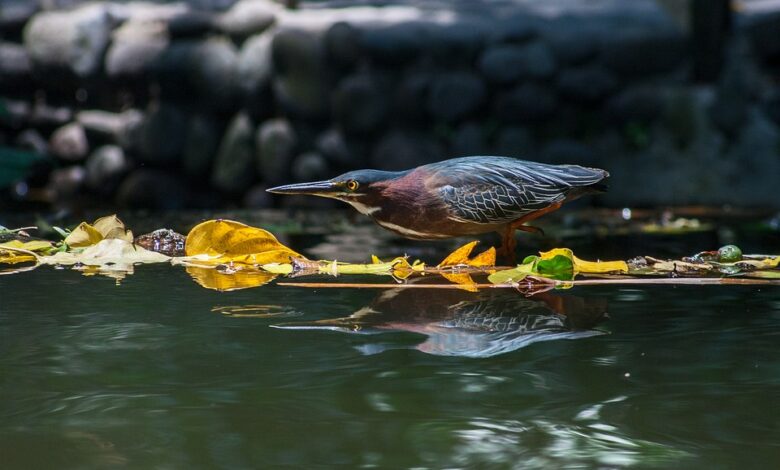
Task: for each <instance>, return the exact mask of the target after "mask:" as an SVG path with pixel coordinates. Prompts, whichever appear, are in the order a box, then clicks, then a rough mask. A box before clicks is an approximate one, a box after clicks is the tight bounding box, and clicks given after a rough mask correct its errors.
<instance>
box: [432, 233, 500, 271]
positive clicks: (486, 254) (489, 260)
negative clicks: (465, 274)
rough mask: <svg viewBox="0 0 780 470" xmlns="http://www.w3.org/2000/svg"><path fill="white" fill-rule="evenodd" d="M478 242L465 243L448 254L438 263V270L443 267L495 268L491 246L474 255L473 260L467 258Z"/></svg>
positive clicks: (494, 256)
mask: <svg viewBox="0 0 780 470" xmlns="http://www.w3.org/2000/svg"><path fill="white" fill-rule="evenodd" d="M477 243H479V242H478V241H476V240H475V241H472V242H469V243H466V244H465V245H463V246H462V247H460V248H458V249H457V250H455V251H453V252H452V253H450V254H449V255H448V256H447V257H446V258H444V260H443V261H442V262H441V263H439V266H438V267H440V268H442V267H445V266H458V265H466V266H476V267H482V266H495V265H496V249H495V248H493V247H492V246H491V247H490V248H488V249H487V250H485V251H483V252H482V253H480V254H478V255H476V256H475V257H473V258H469V255H471V252H472V251H473V250H474V247H475V246H477Z"/></svg>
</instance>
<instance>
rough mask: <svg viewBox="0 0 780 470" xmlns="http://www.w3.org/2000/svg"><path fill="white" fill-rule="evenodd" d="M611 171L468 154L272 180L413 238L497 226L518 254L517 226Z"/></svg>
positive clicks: (590, 188) (597, 188)
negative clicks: (403, 166)
mask: <svg viewBox="0 0 780 470" xmlns="http://www.w3.org/2000/svg"><path fill="white" fill-rule="evenodd" d="M608 176H609V173H607V172H606V171H604V170H600V169H597V168H585V167H582V166H577V165H548V164H544V163H536V162H529V161H523V160H517V159H514V158H508V157H462V158H454V159H452V160H445V161H442V162H437V163H431V164H428V165H422V166H419V167H417V168H414V169H411V170H406V171H379V170H357V171H350V172H348V173H344V174H343V175H341V176H337V177H335V178H333V179H330V180H327V181H317V182H313V183H299V184H290V185H285V186H278V187H275V188H270V189H269V190H268V191H269V192H272V193H278V194H311V195H315V196H321V197H329V198H333V199H338V200H340V201H344V202H346V203H348V204H350V205H351V206H352V207H354V208H355V209H357V210H358V212H360V213H362V214H366V215H368V216H370V217H371V218H373V219H374V221H375V222H376V223H377V224H379V225H380V226H382V227H384V228H386V229H388V230H391V231H393V232H396V233H398V234H400V235H403V236H404V237H407V238H413V239H422V240H430V239H440V238H450V237H459V236H464V235H477V234H481V233H488V232H498V233H499V234H501V235H502V236H503V245H502V250H503V252H504V254H505V255H506V256H508V257H509V258H510V259H512V260H514V255H515V247H516V241H515V236H514V233H515V230H523V231H527V232H541V230H539V229H538V228H536V227H531V226H526V225H524V224H525V223H527V222H530V221H532V220H534V219H536V218H538V217H541V216H542V215H544V214H547V213H549V212H552V211H554V210H556V209H558V208H560V207H561V205H562V204H563V203H564V202H567V201H571V200H572V199H576V198H578V197H580V196H582V195H584V194H588V193H595V192H601V191H604V190H605V189H606V185H604V184H603V183H602V180H604V178H606V177H608Z"/></svg>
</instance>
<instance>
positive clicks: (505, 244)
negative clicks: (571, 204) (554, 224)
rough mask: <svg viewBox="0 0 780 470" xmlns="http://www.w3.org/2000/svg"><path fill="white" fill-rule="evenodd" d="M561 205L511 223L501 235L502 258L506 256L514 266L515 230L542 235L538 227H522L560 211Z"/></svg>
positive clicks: (555, 204) (551, 205) (548, 207)
mask: <svg viewBox="0 0 780 470" xmlns="http://www.w3.org/2000/svg"><path fill="white" fill-rule="evenodd" d="M561 205H562V203H560V202H556V203H553V204H550V205H549V206H547V207H545V208H544V209H540V210H538V211H535V212H531V213H530V214H527V215H525V216H524V217H521V218H519V219H517V220H515V221H514V222H512V223H511V224H509V226H508V227H507V229H506V230H505V231H504V233H503V241H502V245H501V250H500V252H501V254H502V255H503V256H506V258H507V259H508V260H509V262H511V263H512V264H514V263H515V259H516V253H515V249H516V248H517V240H516V239H515V230H522V231H523V232H531V233H538V234H540V235H544V231H543V230H542V229H540V228H539V227H533V226H531V225H524V224H525V223H526V222H530V221H532V220H536V219H538V218H539V217H541V216H543V215H545V214H549V213H550V212H553V211H556V210H558V209H560V208H561Z"/></svg>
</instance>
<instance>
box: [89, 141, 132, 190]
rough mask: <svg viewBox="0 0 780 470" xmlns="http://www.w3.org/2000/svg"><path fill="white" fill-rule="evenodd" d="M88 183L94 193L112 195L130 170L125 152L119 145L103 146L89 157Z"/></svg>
mask: <svg viewBox="0 0 780 470" xmlns="http://www.w3.org/2000/svg"><path fill="white" fill-rule="evenodd" d="M85 168H86V171H87V174H86V183H87V186H88V187H89V188H90V189H92V190H93V191H97V192H99V193H101V194H112V193H113V192H114V190H115V189H116V188H117V185H118V184H119V182H120V181H121V177H122V176H123V175H124V174H125V172H126V171H127V169H128V168H129V163H128V161H127V158H126V157H125V152H124V150H122V148H121V147H119V146H118V145H103V146H101V147H98V148H96V149H95V150H94V151H93V152H92V153H91V154H90V155H89V157H87V162H86V165H85Z"/></svg>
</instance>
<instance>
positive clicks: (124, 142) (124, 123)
mask: <svg viewBox="0 0 780 470" xmlns="http://www.w3.org/2000/svg"><path fill="white" fill-rule="evenodd" d="M76 121H78V123H79V124H81V125H82V126H84V129H85V130H86V131H87V133H94V134H96V135H98V136H100V137H103V138H108V139H109V140H111V141H113V142H115V143H117V144H119V145H121V146H122V148H124V149H126V150H127V149H131V148H133V147H134V146H136V145H137V144H138V142H137V136H138V133H139V130H140V128H141V125H142V124H143V122H144V114H143V113H142V112H141V111H139V110H137V109H128V110H126V111H123V112H121V113H111V112H108V111H100V110H85V111H79V112H78V113H76Z"/></svg>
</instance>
